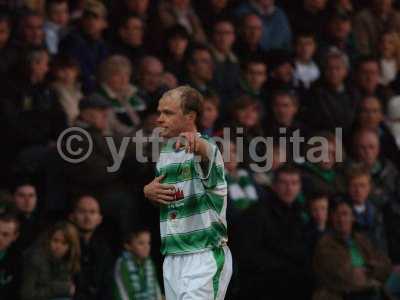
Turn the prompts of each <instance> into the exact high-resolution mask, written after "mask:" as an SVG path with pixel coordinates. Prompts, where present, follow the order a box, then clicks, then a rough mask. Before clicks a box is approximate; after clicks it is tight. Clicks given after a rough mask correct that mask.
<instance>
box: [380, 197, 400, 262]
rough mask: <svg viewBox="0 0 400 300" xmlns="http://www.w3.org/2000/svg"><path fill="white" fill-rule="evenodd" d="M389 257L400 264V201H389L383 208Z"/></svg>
mask: <svg viewBox="0 0 400 300" xmlns="http://www.w3.org/2000/svg"><path fill="white" fill-rule="evenodd" d="M383 220H384V222H385V231H386V237H387V246H388V253H389V257H390V259H391V260H392V262H393V265H399V264H400V201H396V202H391V203H388V204H387V205H386V206H385V207H384V209H383Z"/></svg>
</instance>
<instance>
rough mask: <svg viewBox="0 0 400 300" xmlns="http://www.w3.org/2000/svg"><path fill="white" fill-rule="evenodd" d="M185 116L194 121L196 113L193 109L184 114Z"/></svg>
mask: <svg viewBox="0 0 400 300" xmlns="http://www.w3.org/2000/svg"><path fill="white" fill-rule="evenodd" d="M186 117H187V118H188V120H189V121H192V122H195V121H196V117H197V114H196V113H195V112H194V111H191V112H188V113H187V114H186Z"/></svg>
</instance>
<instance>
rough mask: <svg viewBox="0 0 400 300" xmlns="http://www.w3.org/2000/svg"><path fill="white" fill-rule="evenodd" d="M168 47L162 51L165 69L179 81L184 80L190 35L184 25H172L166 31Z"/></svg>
mask: <svg viewBox="0 0 400 300" xmlns="http://www.w3.org/2000/svg"><path fill="white" fill-rule="evenodd" d="M165 40H166V42H165V45H166V47H165V48H164V49H163V51H162V52H161V55H160V56H161V57H162V62H163V64H164V66H165V70H166V71H168V72H170V73H172V74H173V75H174V76H175V77H176V79H178V81H179V82H183V81H184V79H185V78H184V76H185V55H186V51H187V49H188V46H189V42H190V36H189V34H188V32H187V31H186V29H185V27H183V26H182V25H176V26H173V27H171V28H170V29H168V30H167V31H166V32H165Z"/></svg>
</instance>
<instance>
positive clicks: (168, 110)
mask: <svg viewBox="0 0 400 300" xmlns="http://www.w3.org/2000/svg"><path fill="white" fill-rule="evenodd" d="M158 113H159V117H158V120H157V121H158V124H159V126H160V127H161V132H160V135H161V136H162V137H165V138H172V137H177V136H179V134H180V133H182V132H183V131H184V128H185V127H186V126H185V125H186V122H187V120H186V117H185V115H184V114H183V111H182V107H181V102H180V100H176V99H173V98H172V97H164V98H161V100H160V102H159V104H158Z"/></svg>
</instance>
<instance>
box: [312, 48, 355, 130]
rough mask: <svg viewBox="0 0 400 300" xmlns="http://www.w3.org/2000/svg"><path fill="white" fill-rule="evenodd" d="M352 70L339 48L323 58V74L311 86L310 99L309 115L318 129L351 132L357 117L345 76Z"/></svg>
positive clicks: (314, 127) (313, 126) (313, 125)
mask: <svg viewBox="0 0 400 300" xmlns="http://www.w3.org/2000/svg"><path fill="white" fill-rule="evenodd" d="M348 72H349V63H348V59H347V56H346V55H345V54H344V53H343V52H341V51H339V50H332V51H330V52H329V53H328V54H327V55H326V58H325V60H324V64H323V67H322V74H323V75H322V78H321V80H320V81H319V82H317V83H316V84H315V85H314V87H313V88H312V90H311V95H312V96H310V97H309V99H308V100H310V101H309V103H307V104H306V105H308V107H307V108H308V119H307V121H308V122H309V124H310V126H311V127H312V129H315V130H328V131H331V132H334V131H335V129H336V128H341V129H342V130H343V133H344V135H345V134H346V133H349V130H350V129H351V126H352V124H353V122H354V118H355V109H356V103H355V99H354V96H353V93H352V92H351V90H350V89H349V88H348V87H347V84H346V78H347V76H348Z"/></svg>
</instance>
